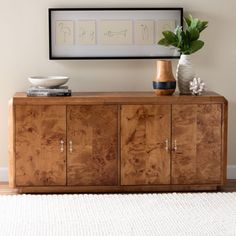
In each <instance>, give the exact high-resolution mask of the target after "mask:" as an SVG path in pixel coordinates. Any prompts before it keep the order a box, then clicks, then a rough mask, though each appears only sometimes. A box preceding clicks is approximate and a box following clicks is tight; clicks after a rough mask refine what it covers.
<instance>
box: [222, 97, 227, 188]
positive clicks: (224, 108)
mask: <svg viewBox="0 0 236 236" xmlns="http://www.w3.org/2000/svg"><path fill="white" fill-rule="evenodd" d="M221 117H222V144H221V146H222V162H221V165H222V172H223V174H222V176H221V185H222V186H223V185H225V184H226V180H227V143H228V140H227V139H228V102H227V101H226V102H225V103H223V104H222V116H221Z"/></svg>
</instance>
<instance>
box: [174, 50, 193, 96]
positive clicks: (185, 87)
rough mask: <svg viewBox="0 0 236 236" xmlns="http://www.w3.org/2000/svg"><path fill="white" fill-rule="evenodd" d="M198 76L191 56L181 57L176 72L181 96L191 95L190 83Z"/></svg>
mask: <svg viewBox="0 0 236 236" xmlns="http://www.w3.org/2000/svg"><path fill="white" fill-rule="evenodd" d="M195 76H196V74H195V71H194V68H193V65H192V62H191V56H190V55H183V54H182V55H181V57H180V59H179V63H178V66H177V71H176V78H177V80H178V87H179V92H180V94H191V91H190V90H189V82H190V81H192V80H193V78H194V77H195Z"/></svg>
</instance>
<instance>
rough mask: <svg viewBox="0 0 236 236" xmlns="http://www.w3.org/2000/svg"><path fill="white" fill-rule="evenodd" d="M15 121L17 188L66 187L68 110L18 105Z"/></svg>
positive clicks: (57, 107)
mask: <svg viewBox="0 0 236 236" xmlns="http://www.w3.org/2000/svg"><path fill="white" fill-rule="evenodd" d="M15 119H16V120H15V144H16V145H15V153H16V185H17V186H47V185H65V184H66V163H65V162H66V146H65V145H66V107H65V106H28V105H26V106H22V105H17V106H16V108H15ZM61 142H64V144H63V143H61Z"/></svg>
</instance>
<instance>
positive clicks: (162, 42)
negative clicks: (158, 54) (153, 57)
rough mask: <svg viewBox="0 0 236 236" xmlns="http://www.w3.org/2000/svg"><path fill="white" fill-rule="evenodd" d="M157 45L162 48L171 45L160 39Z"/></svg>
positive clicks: (164, 39)
mask: <svg viewBox="0 0 236 236" xmlns="http://www.w3.org/2000/svg"><path fill="white" fill-rule="evenodd" d="M158 44H160V45H162V46H166V47H168V46H170V45H171V44H170V43H169V42H168V41H167V40H166V38H162V39H161V40H159V42H158Z"/></svg>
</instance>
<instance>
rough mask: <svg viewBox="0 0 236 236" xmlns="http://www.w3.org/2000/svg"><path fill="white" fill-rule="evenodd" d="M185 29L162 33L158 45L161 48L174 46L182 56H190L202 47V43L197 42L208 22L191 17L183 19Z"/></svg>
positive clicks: (179, 28)
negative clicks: (161, 46)
mask: <svg viewBox="0 0 236 236" xmlns="http://www.w3.org/2000/svg"><path fill="white" fill-rule="evenodd" d="M184 21H185V24H186V28H185V30H184V29H183V28H182V27H181V26H177V27H176V29H175V32H172V31H164V32H163V36H164V38H162V39H161V40H160V41H159V42H158V44H160V45H163V46H174V47H176V48H178V49H179V51H180V52H182V53H184V54H192V53H195V52H196V51H198V50H200V49H201V48H202V47H203V46H204V42H203V41H201V40H199V37H200V33H201V32H202V31H203V30H204V29H205V28H207V26H208V22H207V21H201V20H199V19H197V18H193V17H192V16H191V15H189V17H185V18H184Z"/></svg>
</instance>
